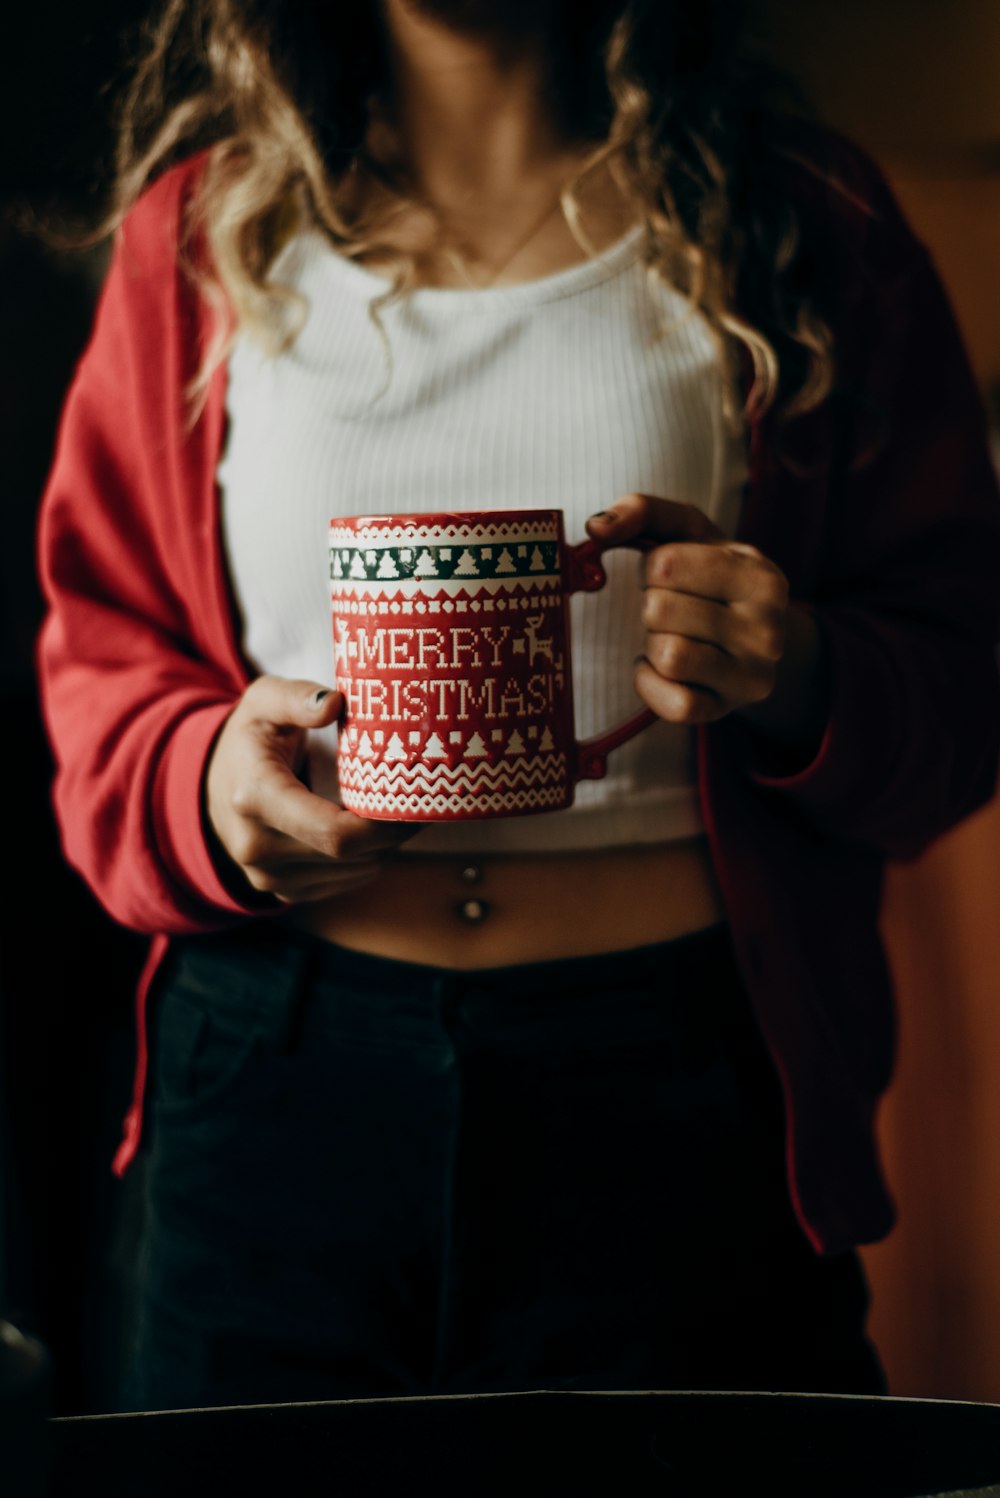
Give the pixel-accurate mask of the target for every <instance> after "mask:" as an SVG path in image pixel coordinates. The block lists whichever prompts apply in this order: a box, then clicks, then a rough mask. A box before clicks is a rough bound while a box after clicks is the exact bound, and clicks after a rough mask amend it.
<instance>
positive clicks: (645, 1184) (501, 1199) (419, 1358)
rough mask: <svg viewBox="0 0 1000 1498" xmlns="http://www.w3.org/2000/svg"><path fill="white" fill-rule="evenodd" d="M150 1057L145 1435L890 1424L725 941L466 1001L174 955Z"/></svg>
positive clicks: (390, 974)
mask: <svg viewBox="0 0 1000 1498" xmlns="http://www.w3.org/2000/svg"><path fill="white" fill-rule="evenodd" d="M150 1033H151V1072H150V1089H151V1092H150V1102H149V1105H148V1106H149V1113H148V1117H147V1131H148V1132H147V1139H146V1144H145V1146H144V1150H145V1160H144V1165H145V1171H146V1185H145V1193H146V1194H145V1220H144V1227H143V1232H142V1239H141V1245H140V1253H139V1258H138V1264H137V1283H136V1317H135V1337H134V1347H133V1360H132V1367H131V1373H130V1377H129V1379H128V1382H127V1387H126V1390H125V1392H124V1397H123V1402H122V1408H125V1409H169V1408H183V1407H191V1406H208V1405H224V1404H250V1403H276V1402H286V1401H295V1400H313V1399H337V1398H356V1397H373V1396H375V1397H377V1396H384V1395H421V1394H457V1393H473V1392H502V1391H510V1390H527V1389H548V1388H561V1389H572V1388H576V1389H594V1390H624V1389H631V1390H640V1389H690V1390H694V1389H741V1390H759V1389H773V1390H785V1391H826V1392H839V1393H884V1392H885V1383H884V1378H883V1375H882V1371H881V1368H880V1366H879V1363H878V1359H877V1357H876V1355H875V1353H874V1351H873V1349H872V1347H871V1345H870V1343H869V1342H868V1340H867V1338H866V1335H865V1317H866V1313H867V1305H868V1292H867V1287H866V1284H865V1280H864V1276H863V1274H862V1271H861V1267H860V1264H859V1261H858V1259H857V1256H856V1255H855V1254H853V1253H846V1254H839V1255H835V1256H829V1257H822V1256H819V1255H817V1254H816V1253H814V1251H813V1250H812V1248H811V1247H810V1245H809V1243H808V1241H807V1240H806V1238H805V1237H804V1235H803V1234H802V1232H801V1230H800V1228H799V1226H798V1224H797V1222H796V1220H795V1218H794V1215H793V1213H792V1209H791V1205H790V1201H789V1195H788V1189H787V1184H786V1179H785V1166H784V1139H783V1135H784V1124H783V1105H782V1101H781V1096H780V1091H779V1087H778V1083H777V1077H776V1073H775V1072H774V1069H773V1066H772V1063H771V1061H770V1058H769V1056H768V1055H767V1052H766V1049H765V1047H764V1045H763V1042H762V1040H761V1038H760V1035H759V1032H758V1029H757V1025H756V1021H755V1020H754V1018H753V1016H752V1014H751V1010H750V1006H749V1001H748V999H747V996H746V993H745V990H744V988H743V984H742V980H741V976H740V973H739V970H738V967H737V964H736V959H735V955H734V953H733V949H732V945H731V941H730V937H729V931H728V927H727V926H726V925H725V924H721V925H718V926H713V927H711V928H709V929H707V930H705V931H701V932H696V933H693V934H691V935H689V936H684V937H681V938H679V939H678V940H675V941H671V942H667V943H663V944H659V945H655V946H648V947H643V948H639V949H637V950H633V951H629V952H620V953H613V954H610V955H602V956H599V957H587V958H574V959H571V960H568V961H553V962H543V963H533V964H530V965H518V966H515V967H508V968H500V969H490V970H488V971H474V972H454V971H448V970H446V969H437V968H432V967H426V966H420V965H414V964H409V963H403V962H397V961H392V960H388V959H383V958H377V957H371V956H367V955H362V954H358V953H354V952H350V951H347V950H345V949H343V948H340V947H334V946H332V945H330V944H328V943H326V942H323V941H321V940H319V939H316V938H312V937H309V936H303V935H300V934H297V933H292V932H289V931H288V930H286V929H284V928H282V927H279V926H277V925H274V924H269V923H253V924H251V925H249V926H247V927H246V928H244V929H243V930H241V931H239V932H237V933H234V934H224V935H210V936H199V937H189V938H184V939H179V940H177V941H175V942H174V943H173V946H172V949H171V953H170V955H169V957H168V959H167V962H166V963H165V965H164V968H163V969H162V970H161V975H160V977H159V979H158V981H157V983H156V984H155V985H154V990H153V994H152V997H151V1014H150Z"/></svg>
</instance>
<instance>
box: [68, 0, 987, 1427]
mask: <svg viewBox="0 0 1000 1498" xmlns="http://www.w3.org/2000/svg"><path fill="white" fill-rule="evenodd" d="M359 16H360V17H361V19H359ZM346 17H349V18H350V19H345V18H346ZM168 84H169V85H170V86H171V87H172V88H173V89H174V90H175V92H174V93H173V94H171V93H170V91H169V88H168ZM124 119H125V125H124V130H123V137H122V153H121V162H120V167H121V170H120V175H119V199H118V202H119V207H118V217H119V218H123V219H124V222H123V225H122V229H121V232H120V234H119V236H118V240H117V248H116V254H115V258H114V262H113V265H112V269H111V272H110V275H109V279H108V283H107V286H106V289H105V292H104V297H103V300H102V305H101V308H100V311H99V314H98V318H97V324H96V328H95V332H94V337H93V340H92V343H91V346H90V348H89V350H88V352H87V354H86V355H85V357H84V360H83V362H82V364H81V367H80V369H79V372H78V374H77V378H76V381H75V384H74V387H73V390H72V392H71V394H70V397H69V399H68V402H67V408H66V412H65V414H64V419H63V426H62V431H61V435H60V442H59V449H58V453H57V457H56V462H55V467H54V471H53V474H52V477H51V480H50V484H49V488H48V492H47V495H46V500H45V506H44V515H43V523H42V531H41V554H42V565H43V574H44V578H45V584H46V589H47V594H48V598H49V602H50V612H49V615H48V618H47V621H46V624H45V627H44V631H43V635H42V639H41V644H40V655H39V659H40V669H41V677H42V684H43V695H44V703H45V708H46V713H47V720H48V724H49V728H50V732H51V735H52V739H53V743H54V746H55V750H56V754H57V758H58V777H57V783H56V802H57V808H58V814H59V817H60V821H61V825H62V828H63V833H64V841H65V847H66V851H67V856H68V857H69V858H70V860H71V861H72V862H73V863H74V865H75V866H76V867H78V868H79V869H80V870H81V871H82V872H83V873H84V874H85V875H86V877H87V878H88V880H89V881H90V883H91V885H92V887H93V888H94V889H95V890H96V891H97V893H98V894H99V896H100V897H101V899H102V900H103V901H104V903H105V905H106V907H107V909H108V910H109V911H110V912H111V913H112V915H114V916H115V917H116V918H117V919H118V920H120V921H123V922H124V923H125V924H127V925H130V926H133V927H135V928H137V929H139V930H143V931H146V932H149V933H150V934H152V935H153V936H154V937H155V940H154V943H153V948H152V952H151V959H150V964H149V966H148V968H147V974H146V981H145V983H144V985H143V990H142V992H141V994H140V1002H139V1035H140V1052H139V1065H138V1069H137V1079H136V1100H135V1104H134V1106H133V1109H132V1111H131V1112H130V1115H129V1117H128V1119H127V1121H126V1137H125V1141H124V1144H123V1146H122V1150H121V1151H120V1153H119V1156H118V1159H117V1161H116V1168H117V1169H118V1170H119V1171H122V1170H124V1169H125V1168H126V1167H127V1166H128V1165H129V1163H130V1162H131V1161H132V1160H133V1159H134V1158H135V1157H136V1155H137V1152H139V1151H140V1130H141V1131H142V1138H141V1145H142V1149H141V1155H142V1157H143V1158H144V1160H145V1166H146V1171H147V1182H146V1197H147V1200H146V1205H147V1221H146V1225H145V1229H144V1238H143V1244H142V1255H141V1261H140V1265H139V1278H138V1325H137V1338H136V1347H135V1349H134V1367H133V1370H132V1381H131V1384H130V1388H129V1392H128V1395H127V1403H128V1404H129V1406H130V1407H135V1408H144V1407H145V1408H166V1407H171V1406H179V1405H208V1404H225V1403H241V1402H260V1401H271V1400H289V1399H310V1398H333V1397H345V1396H363V1395H379V1394H402V1393H457V1392H463V1391H475V1390H480V1391H485V1390H500V1389H517V1388H531V1387H578V1388H600V1389H608V1388H670V1387H684V1388H730V1389H735V1388H742V1389H756V1388H772V1389H786V1390H796V1389H803V1390H829V1391H842V1392H851V1391H854V1392H878V1391H882V1390H884V1388H885V1383H884V1379H883V1376H882V1373H881V1370H880V1368H879V1365H878V1361H877V1357H876V1356H875V1353H874V1351H873V1349H872V1348H871V1346H870V1344H869V1342H868V1340H867V1338H866V1336H865V1329H864V1322H865V1314H866V1301H867V1296H866V1290H865V1285H864V1280H863V1276H862V1273H861V1270H860V1267H859V1262H858V1259H857V1255H856V1252H855V1250H856V1248H857V1245H858V1244H860V1243H865V1242H871V1241H874V1240H877V1239H878V1238H880V1237H882V1236H884V1234H885V1233H887V1232H888V1230H889V1228H890V1226H891V1222H892V1208H891V1205H890V1202H889V1199H888V1197H887V1194H886V1190H885V1187H884V1185H883V1182H882V1179H881V1175H880V1172H879V1168H878V1163H877V1159H876V1153H875V1147H874V1143H873V1117H874V1111H875V1107H876V1104H877V1100H878V1097H879V1095H880V1093H881V1092H882V1091H883V1090H884V1088H885V1086H886V1083H887V1080H888V1076H889V1071H890V1065H891V1051H892V1018H891V996H890V990H889V984H888V978H887V974H886V969H885V963H884V959H883V956H882V951H881V947H880V944H879V939H878V932H877V916H878V902H879V891H880V881H881V873H882V867H883V864H884V860H885V858H886V857H889V856H910V855H912V854H914V853H916V852H918V851H919V850H920V849H922V848H923V847H925V846H926V845H927V844H928V843H929V842H930V841H931V840H932V839H933V838H934V837H936V836H938V835H939V834H940V833H942V832H943V831H945V830H946V829H947V828H949V827H951V826H953V825H954V824H955V823H956V822H957V821H959V820H960V819H961V818H962V817H964V816H966V815H967V814H969V813H970V812H971V811H973V810H974V809H975V808H976V807H978V806H980V805H981V804H982V803H983V802H985V801H986V800H987V799H988V798H989V797H990V795H991V794H992V791H993V788H994V783H995V777H996V765H997V754H998V742H1000V717H998V707H1000V700H998V690H997V682H996V671H995V663H994V654H993V651H994V642H995V639H996V636H997V618H996V580H997V573H998V556H1000V506H998V496H997V491H996V487H995V483H994V480H993V477H992V471H991V468H990V463H989V458H988V450H987V445H986V438H985V429H984V421H983V413H982V409H981V406H980V403H979V400H978V396H977V394H976V391H975V387H974V384H973V381H972V378H971V375H970V372H969V369H968V365H967V362H966V359H965V355H964V352H963V349H962V346H961V343H960V340H959V337H958V334H957V332H956V330H955V326H954V322H953V319H952V317H951V313H950V311H949V308H948V306H947V303H946V300H945V298H944V296H943V293H942V290H941V287H940V284H939V282H938V280H937V278H936V276H935V274H934V272H933V269H932V268H931V266H930V264H929V261H928V258H927V255H926V253H925V251H924V250H923V248H922V247H921V246H920V245H919V244H918V243H917V242H916V241H915V240H914V239H913V236H912V235H911V233H910V232H909V230H908V228H907V226H906V225H905V223H904V222H903V220H902V217H901V215H900V213H899V210H898V208H897V207H896V205H895V203H894V202H893V200H892V198H891V195H890V194H889V192H888V190H887V188H886V187H885V184H884V183H883V182H882V180H881V178H880V177H879V175H878V173H877V172H876V170H875V169H874V167H873V166H872V165H871V163H870V162H869V161H868V160H867V159H866V158H865V157H864V156H863V155H862V154H861V153H860V152H858V151H857V150H856V149H854V148H853V147H851V146H850V145H849V144H848V143H846V142H844V141H842V140H840V139H839V138H837V137H835V136H833V135H831V134H829V133H828V132H825V131H823V130H821V129H820V128H818V127H816V126H810V125H807V124H805V123H804V122H803V121H801V120H796V119H794V118H792V117H785V116H782V115H781V114H779V113H772V112H770V111H769V109H768V107H767V106H766V104H765V101H764V92H763V84H762V81H761V74H760V72H759V70H755V69H754V68H752V67H751V66H750V65H749V64H748V62H747V61H746V54H745V53H744V52H743V50H742V49H741V45H740V43H739V38H738V30H737V28H736V17H735V13H731V7H729V6H727V5H722V4H718V5H716V6H714V7H706V6H705V5H704V4H701V3H694V0H691V3H688V0H676V3H674V4H672V5H668V4H662V5H660V4H652V3H648V4H645V3H639V0H592V3H590V4H587V5H585V6H581V5H579V4H574V5H570V4H565V3H563V0H549V3H547V4H545V5H541V6H540V5H537V4H532V5H530V6H529V5H527V4H525V5H511V4H510V3H508V0H504V3H502V4H501V3H498V0H380V3H375V0H373V3H372V4H371V6H370V7H357V6H355V7H348V6H339V5H325V6H323V5H312V4H308V3H304V0H303V3H301V4H297V5H295V6H287V5H277V4H271V3H269V0H258V3H256V4H250V3H245V4H244V3H238V0H200V3H198V0H171V3H170V4H169V5H168V7H167V9H166V11H165V13H164V15H163V17H162V19H161V21H160V23H159V25H158V27H157V28H156V30H155V33H154V35H153V39H152V43H151V48H150V51H149V53H148V55H147V58H146V60H145V62H144V64H143V65H142V67H141V68H140V71H139V74H138V78H137V82H136V85H135V88H134V90H133V92H132V95H131V97H130V99H129V101H128V102H127V106H126V111H125V116H124ZM171 163H172V164H171ZM154 176H155V178H156V180H155V182H153V185H152V186H149V182H150V180H151V179H152V178H153V177H154ZM552 504H557V505H559V506H561V507H562V508H564V509H565V511H566V517H567V528H568V532H569V534H570V536H571V537H573V538H578V537H580V536H581V535H582V533H583V529H584V525H586V527H587V529H588V530H589V532H590V534H592V535H594V536H601V537H602V538H603V539H604V540H606V541H608V542H610V543H624V542H625V541H627V540H629V539H631V538H633V537H635V536H639V535H642V536H644V537H645V538H646V540H647V542H648V543H650V549H648V550H647V552H646V554H645V557H644V558H643V562H642V572H641V576H639V577H638V578H637V576H636V566H637V563H636V559H635V557H634V556H627V555H626V554H625V553H612V555H611V556H610V557H609V570H610V572H611V582H610V584H609V587H608V588H607V589H606V590H605V593H604V594H602V595H601V597H600V598H599V599H597V600H591V599H588V600H586V602H585V606H584V610H583V611H582V612H581V614H580V615H579V616H575V655H574V661H575V670H576V672H577V680H576V683H575V696H576V699H577V702H578V706H579V713H580V721H579V723H578V727H579V730H580V731H581V733H586V732H590V731H595V730H597V729H600V728H602V727H605V726H607V724H609V723H610V722H613V721H617V720H618V719H619V718H621V717H624V716H626V715H627V714H628V713H629V712H631V711H633V710H634V707H635V694H638V696H639V697H640V698H641V699H642V700H643V701H644V702H645V703H646V704H647V705H648V706H650V707H651V708H652V709H653V710H654V712H655V713H656V715H657V718H658V722H657V723H656V724H655V725H654V726H653V728H651V729H650V730H648V732H647V733H646V734H644V735H642V736H641V737H640V738H639V739H637V740H636V741H635V742H634V744H633V745H631V746H629V747H627V748H623V749H621V750H619V751H616V755H615V756H613V757H612V762H611V766H610V770H609V775H608V778H607V780H606V781H604V782H601V783H595V784H593V785H588V786H586V787H581V788H580V789H579V790H578V793H577V800H576V804H575V805H574V806H573V807H572V808H570V809H569V810H567V811H565V812H559V813H555V814H551V815H543V816H538V817H527V818H519V819H514V820H511V821H502V820H500V821H493V822H469V823H466V824H464V825H462V824H459V825H457V826H454V827H448V828H444V829H442V828H436V829H431V828H426V829H422V830H421V831H419V832H418V833H417V834H416V836H413V835H412V833H413V829H412V828H409V829H406V828H403V827H398V826H393V825H391V824H386V823H369V822H365V821H363V820H362V819H359V818H357V817H354V816H352V815H350V814H348V813H346V812H344V811H343V810H342V809H341V808H340V807H339V806H338V805H337V803H336V779H335V770H334V759H333V740H334V733H335V729H334V725H335V724H336V721H337V719H338V717H339V715H340V714H341V710H342V700H341V698H340V697H339V695H338V694H337V693H336V692H334V691H331V690H330V674H331V672H330V666H329V659H328V654H327V652H328V650H329V626H328V614H327V607H326V598H325V593H324V591H323V590H324V586H325V585H324V582H323V577H324V567H323V563H322V562H321V561H319V560H318V557H319V556H320V555H322V546H323V536H324V528H325V523H326V520H327V518H328V517H329V516H331V515H338V514H350V513H360V514H364V513H370V512H371V511H372V510H381V511H388V512H401V511H412V510H416V509H421V508H423V509H435V510H441V509H448V508H453V509H455V508H488V507H495V506H500V507H503V506H524V505H542V506H544V505H552ZM588 517H589V518H588ZM614 564H620V565H614ZM147 1023H148V1026H149V1032H150V1075H149V1078H148V1079H147V1078H146V1060H145V1057H146V1049H145V1046H146V1041H145V1034H146V1026H147ZM144 1115H145V1117H144Z"/></svg>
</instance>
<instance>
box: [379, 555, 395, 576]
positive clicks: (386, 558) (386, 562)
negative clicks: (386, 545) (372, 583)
mask: <svg viewBox="0 0 1000 1498" xmlns="http://www.w3.org/2000/svg"><path fill="white" fill-rule="evenodd" d="M376 576H377V577H398V576H399V568H398V567H397V566H396V563H395V562H394V561H393V559H392V552H391V551H383V553H382V557H381V560H380V561H379V564H378V572H377V573H376Z"/></svg>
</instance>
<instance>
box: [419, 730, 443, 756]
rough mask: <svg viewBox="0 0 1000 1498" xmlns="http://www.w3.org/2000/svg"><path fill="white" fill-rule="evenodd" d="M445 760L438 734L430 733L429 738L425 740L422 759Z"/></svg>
mask: <svg viewBox="0 0 1000 1498" xmlns="http://www.w3.org/2000/svg"><path fill="white" fill-rule="evenodd" d="M447 758H448V755H447V752H446V750H445V747H444V745H443V744H442V742H441V736H440V734H437V733H432V734H431V736H430V738H429V739H428V740H427V743H426V744H425V745H424V759H447Z"/></svg>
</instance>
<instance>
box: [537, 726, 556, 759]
mask: <svg viewBox="0 0 1000 1498" xmlns="http://www.w3.org/2000/svg"><path fill="white" fill-rule="evenodd" d="M555 747H556V746H555V741H554V740H553V738H552V733H551V731H550V730H549V729H548V728H546V730H545V732H544V733H543V734H542V737H541V740H540V742H539V745H538V749H539V753H543V754H550V753H551V752H552V750H553V749H554V748H555Z"/></svg>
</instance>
